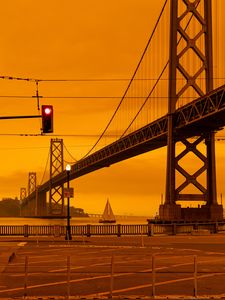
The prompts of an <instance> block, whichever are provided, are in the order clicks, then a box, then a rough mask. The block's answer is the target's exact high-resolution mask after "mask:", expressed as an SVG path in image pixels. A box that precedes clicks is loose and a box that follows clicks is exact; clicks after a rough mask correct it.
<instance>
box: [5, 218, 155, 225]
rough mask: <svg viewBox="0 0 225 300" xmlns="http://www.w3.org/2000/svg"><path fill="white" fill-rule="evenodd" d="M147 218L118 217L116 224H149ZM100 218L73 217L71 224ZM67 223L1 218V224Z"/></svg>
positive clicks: (94, 221)
mask: <svg viewBox="0 0 225 300" xmlns="http://www.w3.org/2000/svg"><path fill="white" fill-rule="evenodd" d="M147 218H149V217H139V216H124V217H119V218H118V219H117V222H116V224H147ZM98 221H99V218H93V217H90V218H71V220H70V224H71V225H86V224H98V225H100V224H99V222H98ZM25 224H26V225H66V224H67V220H66V219H41V218H1V217H0V226H1V225H8V226H9V225H25Z"/></svg>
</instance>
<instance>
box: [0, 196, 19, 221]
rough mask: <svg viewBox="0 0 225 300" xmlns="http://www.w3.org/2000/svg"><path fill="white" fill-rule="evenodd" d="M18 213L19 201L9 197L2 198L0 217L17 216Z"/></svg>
mask: <svg viewBox="0 0 225 300" xmlns="http://www.w3.org/2000/svg"><path fill="white" fill-rule="evenodd" d="M19 215H20V201H19V200H18V199H17V198H16V199H11V198H3V199H2V201H0V217H18V216H19Z"/></svg>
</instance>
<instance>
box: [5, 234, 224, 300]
mask: <svg viewBox="0 0 225 300" xmlns="http://www.w3.org/2000/svg"><path fill="white" fill-rule="evenodd" d="M152 255H155V257H156V266H155V267H156V274H157V275H156V279H155V280H156V282H155V289H156V291H155V296H154V298H155V299H171V300H173V299H174V300H175V299H185V300H186V299H188V300H190V299H196V297H194V296H193V295H194V280H195V279H194V274H193V270H194V257H196V256H197V263H198V274H197V276H196V280H197V286H198V289H197V291H196V296H197V298H198V300H201V299H202V300H203V299H224V300H225V285H224V284H222V283H223V282H225V234H211V235H202V236H190V235H178V236H153V237H147V236H130V237H129V236H128V237H119V238H118V237H110V236H104V237H90V238H87V237H84V238H73V240H72V241H65V238H64V237H59V238H52V237H42V238H38V239H37V238H35V237H28V238H23V237H22V238H21V237H1V238H0V260H1V269H0V271H1V273H2V275H0V300H3V299H4V300H6V299H7V300H8V299H18V300H19V299H27V300H29V299H32V300H33V299H35V300H36V299H37V300H42V299H43V300H62V299H71V300H73V299H108V298H112V299H115V300H117V299H118V300H119V299H120V300H121V299H144V300H148V299H152V297H151V295H152V288H153V287H152V284H153V282H152V276H153V275H152V261H151V260H152ZM26 256H27V257H28V261H29V270H28V281H27V286H26V293H25V292H24V291H25V287H24V280H25V273H24V272H25V271H24V262H25V257H26ZM112 256H113V257H114V262H115V268H114V271H113V272H114V274H113V276H112V269H111V264H112ZM68 257H70V263H71V269H70V270H71V273H70V274H68ZM68 276H69V277H68ZM68 278H69V284H68ZM111 285H113V289H112V292H111V294H110V286H111ZM68 289H69V294H70V296H69V297H68ZM25 294H26V295H25Z"/></svg>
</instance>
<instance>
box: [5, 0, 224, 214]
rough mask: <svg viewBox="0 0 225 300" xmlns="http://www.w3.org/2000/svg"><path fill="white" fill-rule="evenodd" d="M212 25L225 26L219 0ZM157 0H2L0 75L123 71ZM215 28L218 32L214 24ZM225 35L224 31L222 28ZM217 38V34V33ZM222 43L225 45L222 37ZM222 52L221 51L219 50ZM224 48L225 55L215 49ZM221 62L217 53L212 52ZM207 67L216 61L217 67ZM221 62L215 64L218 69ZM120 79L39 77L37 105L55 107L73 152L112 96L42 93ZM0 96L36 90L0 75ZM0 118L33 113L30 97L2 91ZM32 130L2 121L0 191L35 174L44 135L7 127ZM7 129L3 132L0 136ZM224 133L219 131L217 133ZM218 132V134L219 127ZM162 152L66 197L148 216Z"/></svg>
mask: <svg viewBox="0 0 225 300" xmlns="http://www.w3.org/2000/svg"><path fill="white" fill-rule="evenodd" d="M215 1H219V2H218V3H219V5H220V9H219V10H218V13H219V15H218V19H219V21H217V22H219V24H218V23H217V25H216V26H217V27H219V28H220V34H221V32H224V31H221V30H224V29H225V23H224V19H225V18H222V17H221V14H222V9H221V7H222V2H221V0H215ZM162 3H164V0H158V1H155V0H107V1H105V0H96V1H93V0H82V1H77V0H65V1H60V0H39V1H30V0H9V1H4V2H3V3H1V12H0V37H1V48H0V57H1V60H0V66H1V67H0V70H1V72H0V76H4V75H6V76H7V75H8V76H15V77H25V78H39V79H76V78H77V79H79V78H81V79H85V78H92V79H94V78H130V77H131V76H132V74H133V72H134V69H135V67H136V65H137V63H138V61H139V59H140V56H141V54H142V51H143V49H144V47H145V45H146V43H147V40H148V38H149V36H150V33H151V31H152V28H153V26H154V23H155V21H156V19H157V17H158V15H159V12H160V9H161V7H162ZM221 28H222V29H221ZM223 36H224V35H223ZM221 37H222V34H221ZM220 48H221V49H224V50H225V43H224V41H223V40H222V39H221V40H220ZM224 52H225V51H222V50H221V53H224ZM221 55H224V54H221ZM220 59H221V61H223V62H224V56H223V57H221V56H220ZM217 65H218V61H217V64H215V68H217ZM224 71H225V68H221V69H220V70H218V74H219V76H222V75H221V74H222V73H223V74H224ZM126 85H127V82H124V81H121V82H93V83H90V82H43V83H40V86H39V93H40V95H42V96H43V98H42V99H41V104H53V105H54V116H55V118H54V134H55V135H56V136H55V137H57V135H59V136H58V137H59V138H63V139H64V143H65V145H66V147H67V148H68V150H69V151H70V152H71V154H72V155H73V156H74V157H75V158H77V159H79V158H81V157H82V156H83V155H84V154H85V153H86V152H87V151H88V150H89V148H90V146H91V145H92V144H93V143H94V142H95V140H96V137H92V138H90V137H89V138H88V137H66V136H60V135H61V134H73V135H76V134H77V135H82V134H93V135H95V134H97V135H98V134H100V133H101V132H102V130H103V129H104V127H105V125H106V124H107V122H108V120H109V118H110V116H111V114H112V113H113V111H114V109H115V108H116V106H117V104H118V102H119V99H65V98H60V99H54V97H53V98H52V99H45V98H44V97H45V96H64V97H65V96H70V95H72V96H121V95H122V94H123V92H124V90H125V88H126ZM0 91H1V92H0V96H4V95H15V96H19V95H20V96H31V95H35V92H36V86H35V83H34V82H22V81H7V80H0ZM0 101H1V115H2V116H7V115H26V114H28V115H33V114H37V113H38V111H37V105H36V99H35V98H34V99H22V98H4V97H1V98H0ZM21 133H28V134H29V133H33V134H38V133H40V121H39V120H20V121H18V120H9V121H5V120H4V121H3V120H1V128H0V138H1V144H0V155H1V172H0V198H2V197H15V196H18V197H19V192H20V187H24V186H27V180H28V172H33V171H35V172H37V176H38V182H40V181H41V178H42V175H43V172H44V169H45V164H46V160H47V157H48V151H49V145H50V138H51V137H49V136H41V137H40V136H39V137H29V136H28V137H20V136H19V137H18V136H14V135H13V136H11V135H10V134H21ZM5 134H8V135H5ZM219 134H220V135H222V133H219ZM223 135H225V134H223ZM224 143H225V142H223V141H221V142H217V144H216V149H217V171H218V194H220V193H223V194H224V195H225V188H224V184H223V183H222V180H224V179H223V178H222V175H223V174H224V173H225V164H224V161H225V154H224V152H225V151H223V149H224ZM165 165H166V149H160V150H157V151H154V152H151V153H147V154H145V155H141V156H138V157H136V158H132V159H129V160H127V161H125V162H122V163H118V164H116V165H113V166H111V167H110V168H107V169H102V170H99V171H97V172H95V173H93V174H88V175H86V176H83V177H81V178H79V179H77V180H74V181H73V182H72V186H73V187H74V189H75V197H74V199H73V200H72V204H73V205H74V206H77V207H82V208H84V209H85V211H87V212H90V213H101V212H102V211H103V209H104V205H105V202H106V199H107V197H108V198H109V199H110V202H111V205H112V208H113V210H114V212H115V213H116V214H124V213H125V214H133V215H135V214H141V215H153V214H155V212H156V211H157V210H158V206H159V204H160V201H161V194H162V193H163V194H164V193H165Z"/></svg>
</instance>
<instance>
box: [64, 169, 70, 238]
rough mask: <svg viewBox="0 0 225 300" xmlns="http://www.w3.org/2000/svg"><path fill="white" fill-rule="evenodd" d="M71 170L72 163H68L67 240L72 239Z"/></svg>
mask: <svg viewBox="0 0 225 300" xmlns="http://www.w3.org/2000/svg"><path fill="white" fill-rule="evenodd" d="M70 170H71V165H69V164H68V165H66V174H67V226H66V237H65V239H66V240H72V236H71V228H70Z"/></svg>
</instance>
